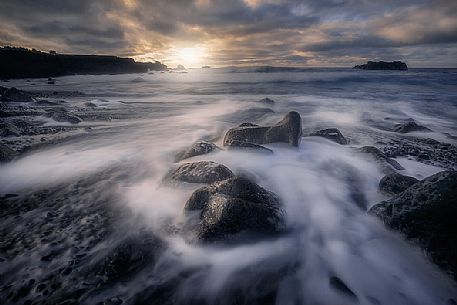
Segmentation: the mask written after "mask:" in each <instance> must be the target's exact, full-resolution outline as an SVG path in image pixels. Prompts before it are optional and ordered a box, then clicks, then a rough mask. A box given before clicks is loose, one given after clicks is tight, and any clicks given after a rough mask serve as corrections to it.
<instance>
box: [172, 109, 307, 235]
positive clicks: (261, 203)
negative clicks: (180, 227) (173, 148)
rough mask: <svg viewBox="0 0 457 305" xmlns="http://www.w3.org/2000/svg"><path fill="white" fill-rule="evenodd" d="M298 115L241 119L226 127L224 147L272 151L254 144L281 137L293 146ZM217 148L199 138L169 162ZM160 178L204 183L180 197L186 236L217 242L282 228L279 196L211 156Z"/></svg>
mask: <svg viewBox="0 0 457 305" xmlns="http://www.w3.org/2000/svg"><path fill="white" fill-rule="evenodd" d="M301 135H302V133H301V118H300V115H299V114H298V113H297V112H289V113H288V114H286V116H285V117H284V118H283V119H282V120H281V121H280V122H278V123H277V124H275V125H273V126H259V125H256V124H252V123H243V124H241V125H239V126H237V127H234V128H232V129H230V130H228V131H227V133H226V134H225V137H224V141H223V143H224V146H225V147H226V148H227V149H235V148H236V149H254V150H262V151H268V152H270V153H272V151H271V150H270V149H268V148H266V147H264V146H262V145H260V144H267V143H275V142H283V143H288V144H290V145H291V146H298V145H299V143H300V138H301ZM218 149H221V148H218V147H217V146H216V145H215V144H213V143H209V142H206V141H200V142H197V143H194V144H193V145H191V146H190V147H189V148H188V149H186V150H183V151H181V152H179V153H178V154H177V155H176V156H175V161H177V162H179V161H182V160H184V159H187V158H191V157H195V156H199V155H204V154H208V153H211V152H214V151H216V150H218ZM165 181H167V182H170V181H175V182H176V181H180V182H187V183H204V184H208V186H204V187H201V188H199V189H197V190H196V191H195V192H194V193H193V194H192V195H191V197H190V198H189V200H188V201H187V202H186V205H185V208H184V213H185V215H186V216H187V222H186V224H185V225H184V228H185V232H186V233H187V235H189V239H190V240H197V241H204V242H208V241H218V240H221V239H227V238H232V237H235V236H236V237H239V236H241V235H244V234H261V235H265V234H272V233H278V232H280V231H282V230H283V228H284V211H283V209H282V206H281V202H280V200H279V197H278V196H277V195H276V194H274V193H273V192H271V191H268V190H266V189H264V188H262V187H261V186H260V185H258V184H256V183H255V182H253V181H251V180H250V179H248V178H246V177H243V176H240V175H236V174H234V173H233V172H232V171H231V170H230V169H229V168H227V167H226V166H224V165H222V164H218V163H216V162H213V161H198V162H192V163H182V164H180V165H178V166H177V167H176V168H175V169H173V170H171V171H170V172H169V173H168V174H167V175H166V177H165Z"/></svg>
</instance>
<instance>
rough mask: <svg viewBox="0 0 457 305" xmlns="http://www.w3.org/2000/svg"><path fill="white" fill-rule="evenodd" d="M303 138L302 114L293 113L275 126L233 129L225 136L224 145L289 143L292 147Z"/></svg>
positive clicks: (252, 126)
mask: <svg viewBox="0 0 457 305" xmlns="http://www.w3.org/2000/svg"><path fill="white" fill-rule="evenodd" d="M301 136H302V129H301V118H300V114H299V113H298V112H295V111H291V112H289V113H288V114H286V115H285V117H284V118H283V119H282V120H281V121H280V122H278V123H277V124H275V125H273V126H258V125H254V124H250V125H246V124H242V125H240V126H238V127H235V128H232V129H230V130H229V131H227V133H226V134H225V137H224V145H225V146H230V145H231V143H233V142H235V143H236V142H245V143H253V144H267V143H275V142H283V143H289V144H290V145H292V146H298V145H299V144H300V140H301Z"/></svg>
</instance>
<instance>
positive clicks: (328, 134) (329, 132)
mask: <svg viewBox="0 0 457 305" xmlns="http://www.w3.org/2000/svg"><path fill="white" fill-rule="evenodd" d="M310 136H316V137H323V138H326V139H329V140H331V141H333V142H336V143H338V144H341V145H346V144H348V143H349V141H348V140H347V139H346V138H345V137H344V136H343V134H342V133H341V132H340V131H339V130H338V129H336V128H327V129H322V130H319V131H316V132H313V133H311V134H310Z"/></svg>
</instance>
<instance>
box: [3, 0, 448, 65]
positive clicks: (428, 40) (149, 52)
mask: <svg viewBox="0 0 457 305" xmlns="http://www.w3.org/2000/svg"><path fill="white" fill-rule="evenodd" d="M0 45H14V46H24V47H29V48H36V49H40V50H56V51H57V52H59V53H72V54H112V55H118V56H127V57H133V58H135V59H136V60H142V61H149V60H159V61H161V62H163V63H165V64H167V65H168V66H171V67H174V66H176V65H177V64H183V65H185V66H186V67H201V66H203V65H209V66H213V67H220V66H259V65H271V66H300V67H301V66H304V67H305V66H319V67H350V66H353V65H355V64H359V63H364V62H366V61H368V60H386V61H389V60H403V61H405V62H407V63H408V65H409V66H410V67H457V0H435V1H432V0H416V1H412V0H309V1H293V0H149V1H147V0H98V1H95V0H78V1H75V0H0Z"/></svg>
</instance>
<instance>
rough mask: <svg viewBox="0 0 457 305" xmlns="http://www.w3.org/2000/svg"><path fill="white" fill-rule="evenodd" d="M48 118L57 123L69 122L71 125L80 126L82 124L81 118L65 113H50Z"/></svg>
mask: <svg viewBox="0 0 457 305" xmlns="http://www.w3.org/2000/svg"><path fill="white" fill-rule="evenodd" d="M46 116H47V117H49V118H52V119H53V120H54V121H56V122H68V123H71V124H78V123H81V122H82V120H81V118H80V117H78V116H76V115H73V114H70V113H67V112H64V111H50V112H48V113H47V114H46Z"/></svg>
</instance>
